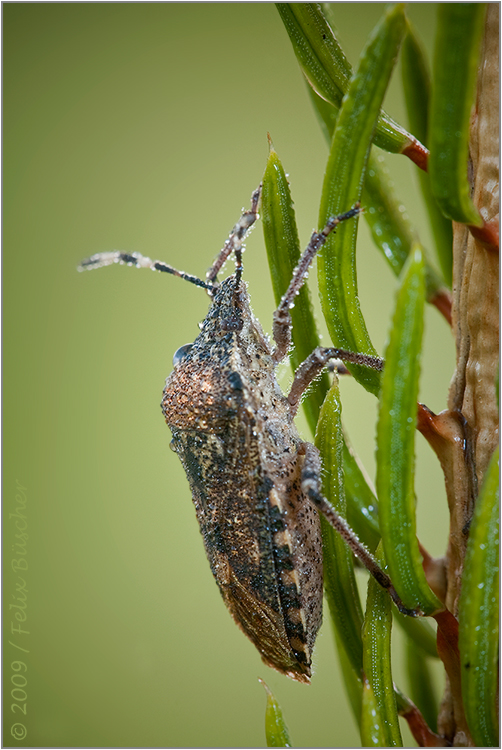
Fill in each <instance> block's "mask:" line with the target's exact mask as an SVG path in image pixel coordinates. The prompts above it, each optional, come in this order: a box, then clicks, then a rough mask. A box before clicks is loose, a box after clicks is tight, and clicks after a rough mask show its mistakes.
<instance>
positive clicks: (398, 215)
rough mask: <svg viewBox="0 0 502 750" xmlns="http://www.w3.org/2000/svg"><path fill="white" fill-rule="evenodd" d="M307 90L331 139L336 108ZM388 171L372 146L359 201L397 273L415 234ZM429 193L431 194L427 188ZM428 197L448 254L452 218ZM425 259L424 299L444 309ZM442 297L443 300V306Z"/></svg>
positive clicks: (437, 282)
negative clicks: (446, 235)
mask: <svg viewBox="0 0 502 750" xmlns="http://www.w3.org/2000/svg"><path fill="white" fill-rule="evenodd" d="M308 92H309V96H310V98H311V100H312V104H313V106H314V110H315V112H316V114H317V116H318V119H319V123H320V125H321V128H322V131H323V133H324V135H325V137H326V140H327V141H328V143H331V140H332V137H333V133H334V130H335V125H336V117H337V110H335V108H334V107H333V106H332V105H331V104H329V103H328V102H326V101H324V99H321V97H320V96H318V95H317V94H316V93H315V91H314V90H313V89H311V88H310V86H309V87H308ZM387 172H388V170H387V167H386V165H385V161H384V158H383V156H382V155H379V156H377V155H375V154H374V153H373V149H372V150H371V152H370V155H369V159H368V168H367V170H366V175H365V180H364V187H363V193H362V205H363V208H364V209H365V211H364V214H363V215H364V218H365V219H366V221H367V222H368V225H369V227H370V230H371V235H372V238H373V242H374V243H375V245H376V246H377V248H378V249H379V250H380V252H381V253H382V255H383V256H384V258H385V260H386V261H387V263H388V264H389V266H390V267H391V269H392V271H393V272H394V273H395V274H396V276H398V275H399V274H400V273H401V271H402V269H403V266H404V263H405V262H406V258H407V257H408V255H409V253H410V250H411V247H412V245H413V244H414V243H415V242H416V236H417V235H416V231H415V229H414V228H413V227H412V225H411V223H410V222H409V220H408V219H405V218H404V215H403V206H402V203H401V202H398V201H397V198H396V197H395V194H394V190H393V188H392V186H391V183H390V180H389V178H388V177H387ZM420 175H421V176H422V175H424V176H425V178H426V180H428V176H427V175H426V174H425V172H422V171H421V172H420ZM429 195H431V193H430V188H429ZM431 199H432V201H433V202H434V211H435V215H436V216H439V217H440V220H441V222H444V223H446V224H447V225H449V227H450V239H449V248H450V250H449V252H450V255H451V242H452V240H451V222H450V221H448V220H447V219H445V218H444V216H443V215H442V214H441V212H440V211H439V210H438V208H437V206H436V203H435V201H434V199H433V198H432V196H431ZM423 252H424V251H423ZM424 261H425V284H426V289H427V301H428V302H431V303H434V304H435V305H436V306H437V307H438V308H439V309H440V310H441V311H442V312H443V308H444V304H447V299H446V298H445V295H446V290H445V289H444V285H443V280H442V279H441V277H440V275H439V274H438V272H437V271H436V270H435V269H434V268H433V266H431V264H430V262H429V261H428V260H427V258H426V257H425V252H424ZM441 301H442V302H443V303H444V304H443V305H442V306H441ZM443 314H444V313H443Z"/></svg>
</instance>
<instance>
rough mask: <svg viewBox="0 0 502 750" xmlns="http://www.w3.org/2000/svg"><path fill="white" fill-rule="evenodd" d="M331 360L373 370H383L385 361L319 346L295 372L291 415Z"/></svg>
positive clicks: (289, 397) (290, 402)
mask: <svg viewBox="0 0 502 750" xmlns="http://www.w3.org/2000/svg"><path fill="white" fill-rule="evenodd" d="M330 359H341V360H344V361H345V362H352V363H353V364H356V365H363V366H364V367H370V368H371V369H372V370H383V366H384V361H383V359H380V357H372V356H371V355H370V354H359V353H357V352H348V351H346V350H345V349H336V348H335V347H328V348H326V347H322V346H318V347H317V348H316V349H314V351H313V352H312V354H310V355H309V356H308V357H307V359H306V360H304V361H303V362H302V363H301V365H300V366H299V367H298V369H297V370H296V372H295V378H294V380H293V384H292V386H291V391H290V393H289V396H288V401H289V404H290V406H291V415H292V416H294V415H295V414H296V412H297V410H298V406H299V404H300V400H301V398H302V396H303V394H304V393H305V391H306V389H307V388H308V387H309V385H310V383H311V382H312V381H313V380H314V379H315V378H316V377H317V376H318V375H319V373H320V372H321V370H322V369H323V368H324V367H325V366H326V365H327V364H328V362H329V360H330Z"/></svg>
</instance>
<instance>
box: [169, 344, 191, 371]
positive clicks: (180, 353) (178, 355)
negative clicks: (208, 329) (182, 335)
mask: <svg viewBox="0 0 502 750" xmlns="http://www.w3.org/2000/svg"><path fill="white" fill-rule="evenodd" d="M192 346H193V344H184V345H183V346H180V348H179V349H176V351H175V352H174V355H173V366H174V367H176V365H179V363H180V362H181V360H182V359H183V357H185V356H186V355H187V354H188V352H189V351H190V349H191V348H192Z"/></svg>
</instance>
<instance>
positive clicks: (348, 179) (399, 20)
mask: <svg viewBox="0 0 502 750" xmlns="http://www.w3.org/2000/svg"><path fill="white" fill-rule="evenodd" d="M404 28H405V21H404V13H403V8H402V5H400V4H398V5H396V6H394V7H393V8H391V9H390V10H387V11H386V13H385V15H384V17H383V19H382V20H381V21H380V23H379V24H378V25H377V27H376V28H375V30H374V32H373V34H372V35H371V37H370V40H369V42H368V44H367V46H366V48H365V50H364V51H363V53H362V55H361V59H360V63H359V68H358V70H357V73H356V74H355V76H354V78H353V79H352V81H351V84H350V88H349V90H348V92H347V95H346V97H345V99H344V101H343V104H342V108H341V109H340V114H339V116H338V120H337V124H336V128H335V132H334V135H333V142H332V146H331V153H330V156H329V159H328V164H327V167H326V174H325V177H324V185H323V192H322V197H321V206H320V211H319V226H320V227H322V226H324V225H325V224H326V221H327V220H328V218H329V217H330V216H334V215H337V214H340V213H342V212H343V211H346V210H347V209H349V208H350V207H351V206H352V205H354V203H356V201H358V200H360V197H361V189H362V183H363V180H364V173H365V169H366V163H367V160H368V154H369V149H370V145H371V138H372V135H373V131H374V128H375V121H376V117H377V115H378V112H379V110H380V106H381V103H382V100H383V97H384V94H385V90H386V88H387V84H388V82H389V79H390V75H391V72H392V69H393V67H394V64H395V61H396V56H397V53H398V50H399V45H400V42H401V39H402V36H403V34H404ZM356 234H357V222H356V221H355V220H354V221H353V222H344V224H342V225H340V227H339V228H338V231H337V234H336V236H333V235H330V237H329V238H328V240H327V242H326V244H325V245H324V247H323V248H322V251H321V252H320V254H319V259H318V277H319V292H320V296H321V303H322V307H323V312H324V316H325V318H326V323H327V325H328V330H329V333H330V335H331V338H332V340H333V343H334V344H335V346H339V347H340V348H342V349H349V350H351V351H355V352H363V353H366V354H372V355H375V354H376V351H375V349H374V347H373V345H372V343H371V340H370V337H369V334H368V331H367V329H366V325H365V322H364V319H363V316H362V314H361V310H360V306H359V299H358V296H357V277H356V266H355V240H356ZM348 366H349V369H350V371H351V372H352V374H353V375H354V377H355V378H356V380H358V381H359V382H360V383H361V384H362V385H364V387H365V388H366V389H367V390H369V391H371V392H372V393H374V394H377V393H378V391H379V389H380V374H379V373H377V372H375V371H372V370H369V369H368V368H364V367H361V366H353V365H348Z"/></svg>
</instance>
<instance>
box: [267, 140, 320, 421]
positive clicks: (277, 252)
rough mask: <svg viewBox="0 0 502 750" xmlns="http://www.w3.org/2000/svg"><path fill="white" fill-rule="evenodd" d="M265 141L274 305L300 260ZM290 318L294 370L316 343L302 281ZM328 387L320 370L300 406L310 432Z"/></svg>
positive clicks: (289, 204) (279, 175)
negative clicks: (318, 376) (319, 374)
mask: <svg viewBox="0 0 502 750" xmlns="http://www.w3.org/2000/svg"><path fill="white" fill-rule="evenodd" d="M269 144H270V145H269V154H268V159H267V165H266V168H265V172H264V175H263V187H262V197H261V208H260V214H261V218H262V226H263V235H264V238H265V247H266V249H267V258H268V264H269V269H270V275H271V279H272V287H273V290H274V298H275V302H276V304H277V305H278V304H279V302H280V300H281V298H282V296H283V294H284V293H285V292H286V290H287V289H288V286H289V283H290V281H291V279H292V277H293V272H294V269H295V268H296V266H297V264H298V261H299V260H300V256H301V249H300V240H299V238H298V229H297V226H296V217H295V210H294V207H293V199H292V197H291V191H290V188H289V182H288V179H287V177H286V172H285V171H284V168H283V166H282V163H281V160H280V159H279V156H278V154H277V152H276V151H275V149H274V147H273V145H272V142H271V140H270V141H269ZM291 320H292V323H293V327H292V337H293V344H294V349H293V351H292V353H291V357H290V361H291V366H292V368H293V371H295V370H296V369H297V367H298V366H299V365H300V364H301V362H303V361H304V360H305V359H306V358H307V357H308V356H309V354H311V352H313V350H314V349H315V348H316V347H317V346H319V344H320V338H319V334H318V332H317V326H316V322H315V317H314V310H313V306H312V302H311V299H310V294H309V290H308V286H307V285H306V284H304V285H303V287H302V288H301V290H300V293H299V294H298V295H297V297H296V298H295V305H294V307H293V308H292V310H291ZM328 388H329V377H328V375H327V373H325V372H324V373H323V374H322V375H321V377H320V378H319V379H318V380H317V381H316V382H315V383H314V384H313V385H312V387H311V388H310V389H309V393H308V395H307V397H306V398H305V399H304V400H303V408H304V411H305V413H306V416H307V420H308V423H309V426H310V428H311V430H312V433H315V428H316V424H317V418H318V415H319V409H320V408H321V404H322V402H323V400H324V396H325V395H326V392H327V390H328Z"/></svg>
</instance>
